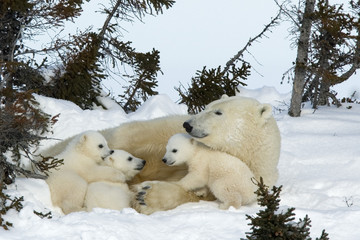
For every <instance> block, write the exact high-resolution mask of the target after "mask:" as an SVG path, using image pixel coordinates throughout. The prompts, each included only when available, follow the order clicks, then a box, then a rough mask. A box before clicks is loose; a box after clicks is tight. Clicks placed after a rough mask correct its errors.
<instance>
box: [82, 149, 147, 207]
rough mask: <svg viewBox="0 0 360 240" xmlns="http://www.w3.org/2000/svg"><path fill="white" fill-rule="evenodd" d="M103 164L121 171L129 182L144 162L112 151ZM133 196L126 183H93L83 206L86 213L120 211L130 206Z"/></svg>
mask: <svg viewBox="0 0 360 240" xmlns="http://www.w3.org/2000/svg"><path fill="white" fill-rule="evenodd" d="M104 162H105V164H106V165H107V166H111V167H113V168H115V169H117V170H119V171H121V172H122V173H123V174H124V176H125V180H126V181H129V180H131V179H132V178H133V177H134V176H135V175H136V174H138V173H139V172H140V170H142V169H143V167H144V166H145V161H144V160H142V159H140V158H136V157H134V156H133V155H131V154H130V153H128V152H126V151H123V150H114V153H113V154H111V155H110V156H108V157H106V158H105V160H104ZM134 196H135V195H134V192H132V191H130V190H129V187H128V185H127V183H126V182H113V181H100V182H93V183H90V184H89V186H88V189H87V193H86V197H85V202H84V205H85V207H86V209H87V211H91V210H92V209H93V208H107V209H114V210H121V209H123V208H128V207H130V206H131V205H130V204H131V201H132V199H133V198H134Z"/></svg>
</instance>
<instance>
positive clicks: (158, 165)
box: [42, 96, 280, 214]
mask: <svg viewBox="0 0 360 240" xmlns="http://www.w3.org/2000/svg"><path fill="white" fill-rule="evenodd" d="M184 128H185V129H186V131H187V132H188V133H189V134H190V135H191V136H193V137H194V138H195V139H196V140H197V141H199V142H201V143H204V144H205V145H207V146H209V147H210V148H212V149H214V150H217V151H223V152H226V153H228V154H230V155H233V156H235V157H237V158H239V159H240V160H242V161H243V162H244V163H245V164H246V165H247V166H248V167H249V168H250V170H251V171H252V172H253V174H254V176H255V177H256V178H257V179H259V178H260V177H263V179H264V182H265V183H266V184H267V185H270V186H271V185H273V184H275V182H276V181H277V178H278V170H277V164H278V160H279V155H280V133H279V129H278V126H277V124H276V121H275V119H274V118H273V116H272V108H271V106H270V105H269V104H261V103H259V102H258V101H257V100H255V99H252V98H245V97H240V96H234V97H223V98H221V99H219V100H216V101H214V102H212V103H210V104H209V105H208V106H206V108H205V110H204V111H202V112H200V113H198V114H196V115H194V116H188V115H182V116H169V117H163V118H158V119H152V120H147V121H134V122H128V123H124V124H122V125H120V126H118V127H115V128H110V129H105V130H103V131H100V132H101V133H102V134H103V135H104V136H105V138H106V140H107V142H108V145H109V147H110V148H112V149H122V150H125V151H127V152H129V153H131V154H132V155H134V156H136V157H138V158H141V159H144V160H146V165H145V168H144V169H143V170H142V171H141V172H140V174H139V175H138V176H137V177H136V178H134V180H133V182H132V183H130V184H133V185H134V189H135V191H138V192H140V196H142V197H143V198H144V200H143V201H141V200H140V201H135V202H133V207H134V208H135V209H136V210H138V211H139V212H142V213H146V214H149V213H152V212H155V211H158V210H167V209H172V208H174V207H176V206H178V205H180V204H182V203H185V202H189V201H197V200H199V198H198V197H197V196H196V195H195V194H193V193H189V192H186V191H185V190H183V189H182V188H180V187H179V186H178V185H176V184H173V183H171V181H178V180H180V179H181V178H182V177H184V176H185V175H186V173H187V168H186V166H185V165H183V166H178V167H169V166H167V165H166V164H164V163H162V161H161V159H162V157H163V156H164V154H165V148H166V145H167V142H168V139H169V138H170V137H171V136H172V135H174V134H176V133H180V132H185V129H184ZM68 141H69V140H66V141H63V142H62V143H60V144H57V145H55V146H53V147H51V148H49V149H48V150H47V151H45V152H43V153H42V155H44V156H55V155H57V154H58V153H59V152H61V151H62V149H63V148H64V146H65V145H66V144H67V142H68ZM149 180H160V181H154V182H149ZM144 181H146V182H144ZM136 183H140V184H137V185H135V184H136Z"/></svg>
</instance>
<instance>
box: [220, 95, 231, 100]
mask: <svg viewBox="0 0 360 240" xmlns="http://www.w3.org/2000/svg"><path fill="white" fill-rule="evenodd" d="M228 97H229V96H228V95H227V94H223V95H222V96H221V98H220V99H226V98H228Z"/></svg>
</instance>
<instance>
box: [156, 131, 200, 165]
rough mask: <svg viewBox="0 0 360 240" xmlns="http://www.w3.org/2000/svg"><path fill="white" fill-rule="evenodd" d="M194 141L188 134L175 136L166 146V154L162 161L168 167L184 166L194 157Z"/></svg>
mask: <svg viewBox="0 0 360 240" xmlns="http://www.w3.org/2000/svg"><path fill="white" fill-rule="evenodd" d="M191 141H192V139H191V138H190V136H188V135H187V134H181V133H179V134H175V135H174V136H172V137H171V138H170V139H169V141H168V144H167V145H166V153H165V156H164V158H163V159H162V161H163V162H164V163H165V164H166V165H168V166H178V165H181V164H184V163H186V162H187V161H188V159H189V158H190V157H191V155H192V152H193V151H192V143H191Z"/></svg>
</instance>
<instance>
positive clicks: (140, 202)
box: [132, 181, 158, 214]
mask: <svg viewBox="0 0 360 240" xmlns="http://www.w3.org/2000/svg"><path fill="white" fill-rule="evenodd" d="M157 182H158V181H146V182H142V183H140V184H137V185H135V186H133V188H132V190H133V192H134V193H135V198H134V201H133V203H132V205H133V207H134V208H135V209H136V210H137V211H138V212H140V213H145V214H150V213H152V210H151V207H148V206H147V204H146V197H147V195H148V193H149V192H150V191H151V190H152V188H153V185H154V184H156V183H157Z"/></svg>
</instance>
